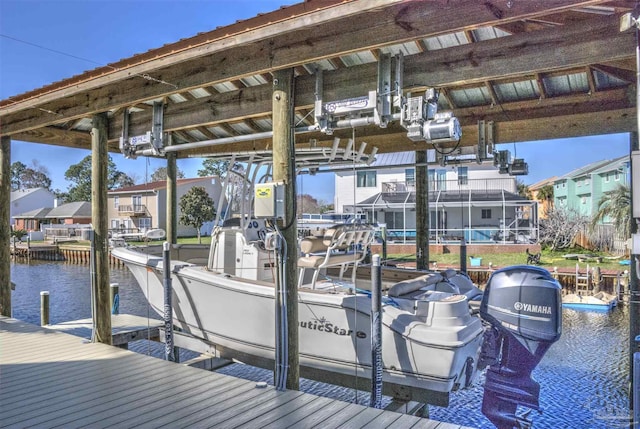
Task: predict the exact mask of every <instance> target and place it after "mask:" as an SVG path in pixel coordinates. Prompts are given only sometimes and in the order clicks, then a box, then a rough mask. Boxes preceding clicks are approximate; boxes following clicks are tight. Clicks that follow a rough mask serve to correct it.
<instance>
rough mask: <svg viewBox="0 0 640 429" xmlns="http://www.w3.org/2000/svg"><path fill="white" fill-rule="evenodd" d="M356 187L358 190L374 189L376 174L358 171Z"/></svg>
mask: <svg viewBox="0 0 640 429" xmlns="http://www.w3.org/2000/svg"><path fill="white" fill-rule="evenodd" d="M356 186H357V187H358V188H375V187H376V172H375V171H358V176H357V184H356Z"/></svg>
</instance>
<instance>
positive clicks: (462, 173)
mask: <svg viewBox="0 0 640 429" xmlns="http://www.w3.org/2000/svg"><path fill="white" fill-rule="evenodd" d="M468 183H469V167H458V185H467V184H468Z"/></svg>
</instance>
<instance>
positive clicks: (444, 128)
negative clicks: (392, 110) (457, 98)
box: [401, 88, 462, 143]
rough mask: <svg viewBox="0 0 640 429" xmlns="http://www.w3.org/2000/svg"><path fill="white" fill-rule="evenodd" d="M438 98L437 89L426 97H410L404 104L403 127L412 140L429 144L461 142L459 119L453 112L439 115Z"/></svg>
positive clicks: (426, 92) (432, 90)
mask: <svg viewBox="0 0 640 429" xmlns="http://www.w3.org/2000/svg"><path fill="white" fill-rule="evenodd" d="M438 98H439V97H438V93H437V92H436V91H435V89H433V88H430V89H428V90H427V91H425V93H424V95H422V96H418V97H410V96H409V97H407V98H406V101H404V102H403V104H402V115H401V125H402V126H403V127H404V128H405V129H406V130H407V137H408V138H409V139H410V140H412V141H414V142H417V141H427V142H429V143H438V142H449V141H458V140H460V138H461V137H462V128H461V127H460V122H459V121H458V118H456V117H455V116H453V114H452V113H451V112H444V113H437V111H438Z"/></svg>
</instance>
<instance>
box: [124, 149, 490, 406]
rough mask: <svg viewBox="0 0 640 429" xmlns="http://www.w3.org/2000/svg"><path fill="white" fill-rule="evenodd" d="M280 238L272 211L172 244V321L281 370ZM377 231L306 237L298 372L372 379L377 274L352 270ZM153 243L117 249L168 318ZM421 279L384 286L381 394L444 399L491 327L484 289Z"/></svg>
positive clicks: (365, 228)
mask: <svg viewBox="0 0 640 429" xmlns="http://www.w3.org/2000/svg"><path fill="white" fill-rule="evenodd" d="M334 152H335V151H334ZM339 156H340V157H341V158H343V157H344V154H340V153H339ZM308 158H309V157H306V158H304V159H306V162H308ZM345 158H346V157H345ZM325 162H326V161H325ZM275 235H277V232H276V231H275V228H273V227H271V226H270V225H269V222H267V221H265V220H264V219H259V218H254V217H252V216H243V217H240V218H236V219H231V220H228V221H226V222H224V223H223V224H222V225H221V226H219V227H216V228H214V231H213V233H212V243H211V246H210V248H209V249H207V250H206V252H203V249H202V248H201V247H200V248H199V247H198V246H196V245H173V246H172V249H171V277H172V286H173V291H174V295H173V319H174V325H175V327H176V328H178V330H179V331H182V332H183V333H187V334H190V335H191V336H193V337H195V338H197V339H199V340H200V341H202V342H204V343H205V344H207V345H209V346H210V347H211V350H214V351H215V353H217V354H218V355H220V356H222V357H232V358H235V359H238V360H240V361H243V362H246V363H249V364H252V365H258V366H263V367H266V368H271V369H273V365H274V364H273V362H274V357H275V338H276V320H275V295H276V294H275V290H276V288H275V281H274V279H276V278H278V275H277V273H276V265H277V263H276V261H277V260H278V255H277V254H276V250H270V249H273V248H274V246H273V240H274V236H275ZM373 237H374V229H373V227H372V226H370V225H366V224H356V223H354V224H348V225H341V226H336V227H333V228H331V229H329V230H327V231H326V233H325V235H324V236H322V237H307V238H304V239H302V240H301V241H300V246H299V247H300V249H299V252H300V253H299V254H300V256H299V259H298V268H299V270H298V271H299V276H300V277H299V279H298V320H299V359H300V372H301V376H303V377H307V378H312V379H319V380H322V381H326V382H332V383H334V384H343V385H351V384H353V383H356V384H358V386H359V387H361V388H362V387H363V386H367V387H366V388H368V386H370V380H369V379H370V377H371V362H372V355H371V339H370V333H371V321H370V318H371V317H370V315H371V297H370V292H369V291H368V289H369V290H370V284H371V281H370V278H369V279H368V281H367V279H365V281H362V280H361V279H358V278H357V276H356V272H357V270H358V267H361V266H362V260H363V259H364V257H365V256H366V255H367V252H368V249H369V245H370V244H371V242H372V241H373ZM150 249H151V247H147V248H134V247H118V248H114V249H113V250H112V254H113V256H115V257H116V258H118V259H120V260H122V261H123V262H124V263H125V264H126V266H127V267H128V268H129V269H130V270H131V271H132V273H133V274H134V276H135V277H136V279H137V281H138V283H139V284H140V286H141V289H142V291H143V293H144V294H145V295H146V297H147V299H148V301H149V303H150V305H151V307H152V308H153V309H154V310H155V311H156V312H158V313H159V314H163V309H164V299H163V297H164V289H163V272H164V270H165V267H164V266H163V259H162V256H161V255H160V254H159V253H158V252H156V254H151V253H152V252H151V251H150ZM332 268H334V269H336V271H337V272H336V274H335V276H332V275H330V271H331V269H332ZM347 274H349V277H348V278H347ZM414 275H415V276H416V277H417V278H414V279H409V280H403V281H396V283H394V284H390V285H388V286H386V287H385V291H386V294H385V296H384V297H383V300H382V301H383V302H382V304H383V306H382V325H383V327H382V360H383V385H384V387H385V393H386V394H390V395H392V396H394V397H402V398H405V399H407V400H409V399H412V400H420V401H421V402H427V403H433V404H438V405H448V397H449V392H451V391H453V390H456V389H457V388H460V387H466V386H469V385H470V384H471V382H472V380H473V378H474V375H475V372H476V365H477V361H478V353H479V348H480V345H481V342H482V336H483V326H482V323H481V321H480V319H479V318H478V317H477V316H476V315H474V314H472V312H471V311H470V307H469V300H470V299H476V300H477V299H478V295H479V294H481V291H480V290H479V289H478V288H476V287H475V286H474V285H473V284H472V282H471V281H470V280H469V278H468V277H467V276H465V275H461V274H459V273H456V272H455V271H453V270H449V271H446V272H443V273H437V272H423V273H415V274H414ZM363 382H365V383H366V384H363Z"/></svg>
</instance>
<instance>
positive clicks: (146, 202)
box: [107, 176, 222, 237]
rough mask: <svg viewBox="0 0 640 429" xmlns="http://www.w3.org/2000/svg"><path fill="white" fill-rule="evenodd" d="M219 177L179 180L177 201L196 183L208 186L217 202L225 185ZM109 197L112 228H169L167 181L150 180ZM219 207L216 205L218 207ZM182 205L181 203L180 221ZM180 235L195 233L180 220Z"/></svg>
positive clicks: (124, 230)
mask: <svg viewBox="0 0 640 429" xmlns="http://www.w3.org/2000/svg"><path fill="white" fill-rule="evenodd" d="M220 182H221V181H220V179H219V178H218V177H217V176H209V177H196V178H192V179H178V180H177V183H176V197H177V199H178V202H179V201H180V198H181V197H182V196H183V195H184V194H186V193H187V192H188V191H189V190H190V189H191V188H193V187H194V186H202V187H204V188H205V190H206V191H207V193H208V194H209V196H210V197H211V198H212V199H213V201H214V203H216V202H217V200H218V198H219V196H220V193H221V191H222V186H221V183H220ZM107 196H108V204H107V206H108V213H107V215H108V218H109V228H110V229H111V230H112V231H118V232H121V233H139V232H145V231H147V230H149V229H153V228H160V229H164V230H166V228H167V209H166V207H167V182H166V181H164V180H163V181H159V182H151V183H145V184H142V185H135V186H129V187H126V188H120V189H115V190H111V191H109V192H108V194H107ZM216 209H217V207H216ZM179 219H180V206H179V204H178V220H179ZM177 235H178V236H180V237H182V236H194V235H196V231H195V229H194V228H192V227H188V226H185V225H181V224H180V223H178V230H177Z"/></svg>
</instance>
